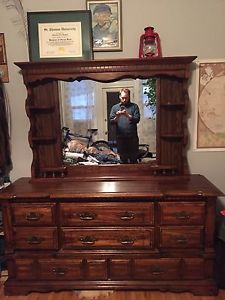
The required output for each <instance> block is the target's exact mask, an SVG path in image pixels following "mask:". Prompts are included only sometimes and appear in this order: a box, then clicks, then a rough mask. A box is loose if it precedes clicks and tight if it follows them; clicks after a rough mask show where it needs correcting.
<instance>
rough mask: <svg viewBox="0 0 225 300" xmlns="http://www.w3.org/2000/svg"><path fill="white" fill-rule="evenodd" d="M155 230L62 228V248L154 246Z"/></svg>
mask: <svg viewBox="0 0 225 300" xmlns="http://www.w3.org/2000/svg"><path fill="white" fill-rule="evenodd" d="M153 241H154V230H153V229H152V228H149V229H145V228H139V229H128V228H124V229H91V228H89V229H82V230H80V229H66V228H63V229H62V248H63V249H67V250H68V249H77V248H85V249H87V248H98V249H101V248H109V249H150V248H153Z"/></svg>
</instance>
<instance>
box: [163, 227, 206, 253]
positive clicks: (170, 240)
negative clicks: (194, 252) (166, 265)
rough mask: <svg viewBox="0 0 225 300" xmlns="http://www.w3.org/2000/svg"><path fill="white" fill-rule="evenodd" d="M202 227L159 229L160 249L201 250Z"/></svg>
mask: <svg viewBox="0 0 225 300" xmlns="http://www.w3.org/2000/svg"><path fill="white" fill-rule="evenodd" d="M201 247H203V227H200V226H199V227H197V226H189V227H188V226H182V227H177V226H171V227H170V226H167V227H163V228H161V229H160V248H189V249H191V248H201Z"/></svg>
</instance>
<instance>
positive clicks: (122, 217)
mask: <svg viewBox="0 0 225 300" xmlns="http://www.w3.org/2000/svg"><path fill="white" fill-rule="evenodd" d="M134 216H135V215H134V213H132V212H130V211H126V212H124V213H121V214H120V220H122V221H129V220H133V219H134Z"/></svg>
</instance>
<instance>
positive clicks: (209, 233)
mask: <svg viewBox="0 0 225 300" xmlns="http://www.w3.org/2000/svg"><path fill="white" fill-rule="evenodd" d="M195 58H196V57H193V56H191V57H165V58H156V59H152V60H146V59H143V60H141V59H121V60H93V61H65V62H36V63H30V62H24V63H23V62H21V63H16V65H17V66H18V67H19V68H20V69H21V70H22V75H23V78H24V84H25V85H26V88H27V100H26V112H27V115H28V117H29V120H30V131H29V143H30V147H31V149H32V151H33V162H32V166H31V178H21V179H19V180H17V181H16V182H15V183H13V184H12V185H11V186H9V187H8V188H6V189H5V190H4V191H3V192H2V193H0V199H1V203H2V209H3V216H4V231H5V239H6V258H7V264H8V273H9V276H8V280H7V281H6V282H5V294H6V295H23V294H27V293H29V292H31V291H39V292H48V291H59V290H68V289H71V290H72V289H75V290H76V289H85V290H86V289H107V290H109V289H117V290H119V289H121V290H122V289H123V290H151V289H154V290H156V289H158V290H161V291H176V292H182V291H183V292H184V291H189V292H192V293H194V294H196V295H215V294H217V286H216V284H215V281H214V279H213V272H214V271H213V269H214V256H215V252H214V231H215V206H216V199H217V197H218V196H220V195H222V193H221V192H220V191H219V190H218V189H217V188H216V187H215V186H214V185H213V184H212V183H210V182H209V181H208V180H207V179H206V178H204V177H203V176H201V175H191V174H189V170H188V164H187V153H186V146H187V143H188V132H187V112H188V106H189V99H188V82H189V76H190V65H191V63H192V61H193V60H194V59H195ZM151 76H154V77H156V78H157V79H158V86H159V89H158V98H157V101H158V103H157V141H156V142H157V149H156V150H157V151H156V152H157V154H156V156H157V157H156V161H155V162H154V163H147V164H137V165H99V166H65V165H63V159H62V145H61V123H60V109H59V107H60V106H59V101H60V98H59V93H58V80H64V81H73V80H85V79H92V80H95V81H100V82H112V81H116V80H119V79H123V78H134V79H135V78H142V79H143V78H149V77H151Z"/></svg>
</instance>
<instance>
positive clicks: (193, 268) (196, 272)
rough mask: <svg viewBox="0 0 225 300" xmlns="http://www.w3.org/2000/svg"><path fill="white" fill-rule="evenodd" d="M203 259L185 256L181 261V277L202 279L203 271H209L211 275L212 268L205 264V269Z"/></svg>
mask: <svg viewBox="0 0 225 300" xmlns="http://www.w3.org/2000/svg"><path fill="white" fill-rule="evenodd" d="M205 269H206V268H205V261H204V259H202V258H185V259H184V262H183V279H189V280H192V279H203V278H204V277H205V273H207V272H209V273H210V277H211V276H213V269H212V268H210V269H211V270H209V267H208V266H207V270H205Z"/></svg>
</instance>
